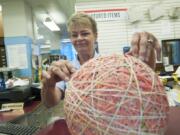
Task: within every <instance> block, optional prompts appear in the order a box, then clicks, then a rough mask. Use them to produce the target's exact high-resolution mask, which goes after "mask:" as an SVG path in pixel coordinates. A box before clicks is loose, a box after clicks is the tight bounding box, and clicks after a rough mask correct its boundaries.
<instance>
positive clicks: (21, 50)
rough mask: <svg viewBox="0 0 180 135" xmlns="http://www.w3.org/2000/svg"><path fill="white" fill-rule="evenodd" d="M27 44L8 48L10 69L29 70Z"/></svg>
mask: <svg viewBox="0 0 180 135" xmlns="http://www.w3.org/2000/svg"><path fill="white" fill-rule="evenodd" d="M26 52H27V50H26V44H16V45H9V46H7V54H8V56H7V60H8V63H9V67H11V68H18V69H26V68H28V56H27V53H26Z"/></svg>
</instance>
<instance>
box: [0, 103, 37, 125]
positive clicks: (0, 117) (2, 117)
mask: <svg viewBox="0 0 180 135" xmlns="http://www.w3.org/2000/svg"><path fill="white" fill-rule="evenodd" d="M39 104H40V101H31V102H29V103H27V104H25V106H24V108H23V110H13V111H11V112H0V122H7V121H10V120H13V119H15V118H17V117H18V116H21V115H24V114H26V113H29V112H31V111H32V110H34V109H35V108H36V107H37V106H38V105H39Z"/></svg>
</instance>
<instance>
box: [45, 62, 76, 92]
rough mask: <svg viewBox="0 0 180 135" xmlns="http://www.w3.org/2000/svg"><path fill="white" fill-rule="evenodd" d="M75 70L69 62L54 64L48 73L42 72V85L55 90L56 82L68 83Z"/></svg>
mask: <svg viewBox="0 0 180 135" xmlns="http://www.w3.org/2000/svg"><path fill="white" fill-rule="evenodd" d="M74 72H75V68H74V67H73V66H72V64H71V63H70V62H69V61H67V60H59V61H55V62H53V63H52V64H51V65H50V67H49V68H48V70H47V71H43V72H42V84H43V86H45V87H46V89H47V87H49V88H55V84H56V82H59V81H68V80H69V79H70V77H71V74H72V73H74Z"/></svg>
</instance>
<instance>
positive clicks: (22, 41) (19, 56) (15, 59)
mask: <svg viewBox="0 0 180 135" xmlns="http://www.w3.org/2000/svg"><path fill="white" fill-rule="evenodd" d="M31 45H32V39H31V38H29V37H26V36H22V37H7V38H5V48H6V57H7V65H8V67H9V68H17V69H18V70H17V71H16V73H15V75H16V76H17V77H31V76H32V64H31V60H32V49H31Z"/></svg>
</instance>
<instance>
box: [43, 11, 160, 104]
mask: <svg viewBox="0 0 180 135" xmlns="http://www.w3.org/2000/svg"><path fill="white" fill-rule="evenodd" d="M68 32H69V34H70V39H71V42H72V44H73V45H74V48H75V49H76V52H77V59H76V60H74V61H73V62H72V63H70V62H68V61H66V60H60V61H56V62H53V63H52V64H51V66H50V68H49V69H48V71H47V72H43V74H42V84H43V86H42V91H41V97H42V101H43V103H44V104H45V105H46V106H47V107H52V106H54V105H56V104H57V103H58V102H59V101H60V99H62V98H63V97H64V91H65V89H66V84H65V81H68V80H69V79H70V77H71V75H72V74H73V73H74V72H75V71H76V69H79V68H80V66H81V65H82V64H84V63H85V62H86V61H88V60H89V59H91V58H93V57H97V56H98V54H97V53H96V52H95V42H96V40H97V36H98V33H97V25H96V22H95V20H94V19H92V18H91V17H90V16H88V15H86V14H83V13H76V14H74V15H72V17H71V18H70V19H69V22H68ZM155 49H156V51H157V54H158V55H157V56H158V58H159V56H160V55H159V54H160V45H159V44H158V41H157V39H156V38H155V37H154V36H153V35H152V34H150V33H147V32H141V33H136V34H134V36H133V38H132V48H131V51H130V52H128V54H130V55H133V56H135V57H137V58H140V59H141V60H142V61H144V62H145V63H147V64H148V65H150V66H151V67H152V68H155V60H156V59H155Z"/></svg>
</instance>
